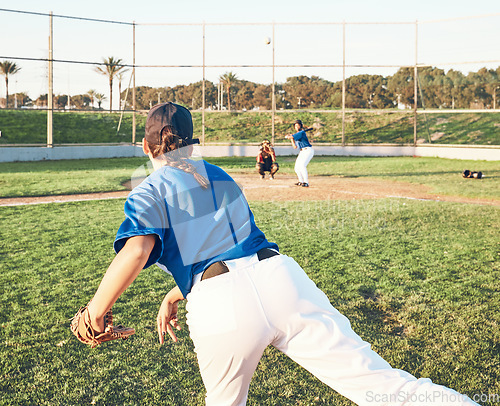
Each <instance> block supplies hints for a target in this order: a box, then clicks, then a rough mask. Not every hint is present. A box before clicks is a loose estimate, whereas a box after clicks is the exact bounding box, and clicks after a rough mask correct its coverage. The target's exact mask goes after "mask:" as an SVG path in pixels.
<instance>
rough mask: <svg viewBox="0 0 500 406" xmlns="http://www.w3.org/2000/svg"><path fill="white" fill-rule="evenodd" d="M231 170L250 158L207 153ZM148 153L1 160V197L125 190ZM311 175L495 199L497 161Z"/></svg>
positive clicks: (285, 162)
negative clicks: (478, 175) (473, 175)
mask: <svg viewBox="0 0 500 406" xmlns="http://www.w3.org/2000/svg"><path fill="white" fill-rule="evenodd" d="M207 160H208V161H209V162H211V163H214V164H217V165H221V166H222V167H223V168H224V169H226V170H227V171H228V172H230V173H241V172H243V173H255V166H254V165H255V158H253V157H247V158H236V157H235V158H208V159H207ZM147 161H148V160H147V158H146V157H145V158H113V159H88V160H75V161H71V160H68V161H41V162H14V163H0V174H1V176H0V197H20V196H45V195H59V194H75V193H90V192H106V191H117V190H124V189H125V187H124V186H123V183H124V182H126V181H127V180H130V178H131V176H132V174H133V173H134V172H135V171H136V170H137V169H138V168H144V165H146V164H147ZM278 162H279V163H280V172H279V173H278V175H277V176H278V177H279V176H280V175H282V174H294V170H293V166H294V163H295V157H278ZM464 169H469V170H474V171H482V172H483V174H484V176H485V177H484V178H483V179H482V180H473V179H463V178H462V176H461V174H462V172H463V170H464ZM308 170H309V172H310V173H311V174H312V175H318V176H339V177H357V178H376V179H384V180H387V181H388V182H393V181H401V182H410V183H415V184H421V185H425V186H428V187H429V190H430V192H431V193H436V194H444V195H455V196H463V197H468V198H483V199H497V200H498V199H500V161H466V160H454V159H442V158H412V157H396V158H370V157H321V156H316V157H314V158H313V160H312V161H311V163H310V164H309V166H308Z"/></svg>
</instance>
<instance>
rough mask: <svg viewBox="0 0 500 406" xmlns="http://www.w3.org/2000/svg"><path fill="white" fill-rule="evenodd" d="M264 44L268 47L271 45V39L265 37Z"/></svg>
mask: <svg viewBox="0 0 500 406" xmlns="http://www.w3.org/2000/svg"><path fill="white" fill-rule="evenodd" d="M265 43H266V44H267V45H269V44H270V43H271V38H269V37H266V39H265Z"/></svg>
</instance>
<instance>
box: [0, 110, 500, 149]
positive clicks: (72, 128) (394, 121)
mask: <svg viewBox="0 0 500 406" xmlns="http://www.w3.org/2000/svg"><path fill="white" fill-rule="evenodd" d="M53 117H54V118H53V121H54V125H53V132H54V134H53V139H54V143H55V144H67V143H121V142H125V143H130V142H131V141H132V115H131V114H130V113H125V114H124V115H123V118H122V122H121V124H120V114H118V113H107V112H105V111H102V112H94V113H91V112H55V113H54V115H53ZM271 117H272V116H271V113H270V112H244V113H243V112H231V113H229V112H222V113H221V112H206V114H205V141H206V142H208V143H210V142H225V143H227V142H230V143H246V142H254V143H259V142H261V141H262V139H263V138H270V137H271V133H272V131H271V128H272V124H271ZM298 118H299V119H301V120H302V121H303V122H304V124H305V125H306V126H311V127H314V129H315V130H314V131H313V132H312V133H310V137H311V139H312V140H313V141H314V142H318V143H321V142H327V143H340V142H341V141H342V113H341V112H340V111H338V110H332V111H331V112H312V111H293V112H290V111H278V112H276V116H275V136H276V142H287V143H288V141H286V140H285V139H284V138H283V136H284V135H285V134H287V133H290V132H293V129H292V127H291V125H292V123H293V122H294V121H295V120H296V119H298ZM145 119H146V116H145V113H142V114H137V115H136V121H137V127H136V131H137V134H139V135H138V136H137V137H141V136H142V134H144V125H145ZM499 122H500V113H484V112H481V111H478V112H477V113H460V114H457V113H453V114H451V113H439V114H428V113H426V114H419V116H418V126H417V128H418V134H417V138H418V139H419V140H420V141H422V142H426V143H428V142H431V143H433V144H475V145H500V136H499V127H498V123H499ZM46 123H47V113H46V112H45V111H36V110H32V111H26V110H2V109H0V131H2V137H1V138H0V145H2V144H44V143H46V141H47V129H46V128H47V127H46V125H47V124H46ZM193 123H194V131H195V134H197V135H198V137H201V133H202V114H201V113H200V112H198V111H194V112H193ZM345 140H346V142H347V143H353V144H359V143H375V144H377V143H396V144H402V143H413V113H412V112H410V111H401V110H387V111H374V112H370V111H359V112H356V111H355V112H347V113H346V115H345Z"/></svg>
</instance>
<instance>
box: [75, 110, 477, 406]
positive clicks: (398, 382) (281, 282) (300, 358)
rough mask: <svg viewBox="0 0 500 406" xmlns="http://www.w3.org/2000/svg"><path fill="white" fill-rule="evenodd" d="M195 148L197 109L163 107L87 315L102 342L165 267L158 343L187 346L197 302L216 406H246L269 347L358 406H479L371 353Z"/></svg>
mask: <svg viewBox="0 0 500 406" xmlns="http://www.w3.org/2000/svg"><path fill="white" fill-rule="evenodd" d="M192 136H193V125H192V119H191V115H190V113H189V111H188V110H187V109H185V108H183V107H181V106H179V105H176V104H173V103H164V104H159V105H157V106H155V107H153V109H151V111H150V112H149V114H148V118H147V122H146V134H145V138H144V140H143V149H144V152H145V153H146V154H147V155H149V157H150V159H151V161H152V164H153V167H154V169H155V170H154V172H153V173H152V174H151V175H150V176H149V177H148V178H146V179H145V180H144V181H143V182H142V183H141V184H140V185H139V186H137V187H136V188H134V190H132V192H131V193H130V194H129V196H128V198H127V200H126V202H125V220H124V221H123V223H122V225H121V226H120V228H119V230H118V232H117V235H116V239H115V242H114V248H115V251H116V253H117V254H116V257H115V259H114V260H113V261H112V263H111V265H110V266H109V268H108V270H107V271H106V274H105V275H104V277H103V279H102V282H101V284H100V285H99V288H98V289H97V291H96V293H95V295H94V297H93V299H92V300H91V302H90V303H89V305H88V306H87V308H86V309H85V310H84V312H85V317H86V318H87V319H88V320H90V321H91V327H89V328H91V329H92V330H93V333H94V332H95V333H96V334H98V333H99V332H100V331H102V330H103V328H104V317H105V315H106V313H107V312H108V311H109V310H110V309H111V307H112V306H113V304H114V303H115V301H116V300H117V299H118V297H119V296H120V295H121V294H122V293H123V292H124V290H125V289H126V288H127V287H128V286H129V285H130V284H131V283H132V282H133V281H134V279H135V278H136V277H137V275H138V274H139V273H140V272H141V270H142V269H144V268H147V267H149V266H150V265H152V264H157V265H158V266H160V267H161V268H162V269H164V270H165V271H166V272H168V273H169V274H171V275H172V276H173V278H174V279H175V282H176V284H177V286H176V287H175V288H174V289H172V290H171V291H170V292H168V293H167V294H166V296H165V298H164V299H163V302H162V304H161V306H160V309H159V312H158V316H157V328H158V335H159V341H160V343H163V341H164V337H165V335H166V334H168V335H169V336H170V337H171V338H172V339H173V340H174V341H177V337H176V335H175V329H177V330H180V328H181V327H180V326H179V324H178V320H177V309H178V303H179V302H180V301H181V300H184V299H187V305H186V310H187V324H188V326H189V333H190V337H191V339H192V340H193V342H194V348H195V351H196V355H197V359H198V363H199V367H200V372H201V376H202V378H203V383H204V385H205V388H206V404H207V405H216V406H220V405H245V404H246V399H247V394H248V388H249V384H250V380H251V378H252V375H253V373H254V371H255V369H256V367H257V364H258V363H259V360H260V358H261V356H262V354H263V352H264V350H265V348H266V347H267V346H269V345H272V346H274V347H276V348H277V349H279V350H280V351H282V352H283V353H285V354H286V355H288V356H289V357H290V358H292V359H293V360H295V361H296V362H297V363H299V364H300V365H302V366H303V367H304V368H306V369H307V370H309V371H310V372H312V373H313V374H314V375H315V376H317V377H318V378H319V379H320V380H321V381H323V382H324V383H326V384H327V385H329V386H330V387H332V388H334V389H335V390H336V391H338V392H339V393H341V394H342V395H344V396H346V397H347V398H349V399H351V400H352V401H353V402H355V403H357V404H359V405H387V404H390V405H399V404H401V405H402V404H405V405H410V404H411V405H424V404H425V405H428V404H434V405H437V404H439V405H474V404H476V403H474V402H472V401H471V400H470V399H469V398H467V397H466V396H463V395H460V394H459V393H457V392H455V391H453V390H451V389H448V388H446V387H443V386H439V385H436V384H433V383H432V382H431V381H430V380H429V379H416V378H415V377H414V376H412V375H410V374H409V373H407V372H404V371H402V370H398V369H393V368H392V367H391V366H390V365H389V364H388V363H387V362H386V361H384V360H383V359H382V358H381V357H380V356H379V355H377V354H376V353H375V352H374V351H372V350H371V348H370V344H368V343H366V342H364V341H363V340H362V339H361V338H360V337H359V336H358V335H357V334H356V333H354V331H353V330H352V329H351V326H350V323H349V320H348V319H347V318H346V317H344V316H343V315H341V314H340V313H339V312H338V311H337V310H336V309H335V308H334V307H332V305H331V304H330V301H329V300H328V298H327V297H326V295H325V294H324V293H323V292H322V291H320V290H319V289H318V288H317V287H316V285H315V284H314V282H312V281H311V280H310V279H309V278H308V277H307V275H306V274H305V272H304V271H303V270H302V268H301V267H300V266H299V265H298V264H297V262H295V261H294V260H293V259H292V258H290V257H288V256H286V255H283V254H281V253H279V249H278V246H277V245H276V244H274V243H272V242H269V241H268V240H267V239H266V237H265V235H264V234H263V232H262V231H261V230H259V228H258V227H257V226H256V224H255V221H254V217H253V214H252V212H251V210H250V208H249V206H248V203H247V201H246V199H245V197H244V196H243V194H242V192H241V190H240V189H239V187H238V186H237V185H236V183H235V182H234V181H233V180H232V179H231V177H230V176H229V175H228V174H227V173H226V172H224V171H223V170H222V169H220V168H219V167H217V166H214V165H210V164H208V163H207V162H205V161H203V160H198V161H196V160H193V159H191V158H190V157H191V153H192V149H193V146H192V144H193V143H195V142H196V140H194V139H193V138H192ZM303 180H307V179H303ZM429 399H431V401H429Z"/></svg>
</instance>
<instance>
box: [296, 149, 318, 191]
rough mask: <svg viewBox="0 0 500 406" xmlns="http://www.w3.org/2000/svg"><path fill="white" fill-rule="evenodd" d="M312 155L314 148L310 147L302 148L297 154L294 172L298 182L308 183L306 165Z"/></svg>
mask: <svg viewBox="0 0 500 406" xmlns="http://www.w3.org/2000/svg"><path fill="white" fill-rule="evenodd" d="M313 156H314V149H313V148H312V147H306V148H302V149H301V150H300V152H299V155H298V156H297V160H296V161H295V173H296V174H297V177H298V178H299V182H300V183H309V175H308V173H307V165H308V164H309V161H310V160H311V159H312V157H313Z"/></svg>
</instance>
